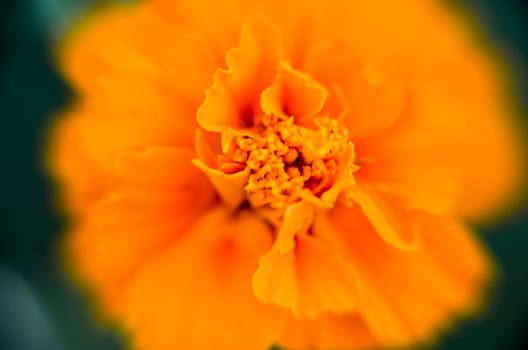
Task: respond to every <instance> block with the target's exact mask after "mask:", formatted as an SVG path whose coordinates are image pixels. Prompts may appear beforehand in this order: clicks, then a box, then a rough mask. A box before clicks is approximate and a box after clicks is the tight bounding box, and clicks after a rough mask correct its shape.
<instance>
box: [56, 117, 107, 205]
mask: <svg viewBox="0 0 528 350" xmlns="http://www.w3.org/2000/svg"><path fill="white" fill-rule="evenodd" d="M55 123H56V124H55V125H53V126H52V128H51V130H50V135H49V139H50V145H48V149H47V150H46V153H47V154H46V158H47V159H46V166H47V167H48V168H49V171H50V173H51V174H53V176H54V177H55V179H56V180H57V181H58V182H59V183H60V184H61V186H62V188H61V192H60V196H59V199H60V201H61V203H60V204H61V206H62V207H63V208H64V209H67V210H68V212H70V213H73V214H74V215H78V214H83V213H85V212H87V211H89V209H90V208H91V207H92V206H93V205H94V204H95V203H96V202H97V201H98V200H99V199H100V197H101V196H102V195H103V194H104V191H105V190H106V187H107V181H108V178H107V174H105V173H104V172H103V171H102V170H101V169H100V168H99V167H98V166H97V164H96V163H95V162H94V161H93V159H91V158H90V156H89V154H88V153H87V151H86V149H85V147H84V145H83V143H82V137H81V135H82V129H81V124H82V123H81V120H80V118H78V117H77V116H76V115H75V113H73V114H72V112H70V111H67V112H65V113H64V115H63V116H60V118H59V119H58V120H57V121H56V122H55Z"/></svg>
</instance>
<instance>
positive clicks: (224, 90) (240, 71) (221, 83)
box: [197, 21, 282, 132]
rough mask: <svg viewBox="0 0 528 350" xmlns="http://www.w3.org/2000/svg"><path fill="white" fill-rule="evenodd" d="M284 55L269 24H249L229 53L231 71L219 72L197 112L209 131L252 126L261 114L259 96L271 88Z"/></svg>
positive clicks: (279, 41)
mask: <svg viewBox="0 0 528 350" xmlns="http://www.w3.org/2000/svg"><path fill="white" fill-rule="evenodd" d="M281 56H282V44H281V37H280V34H279V33H278V32H277V30H276V29H275V28H274V27H272V26H271V25H269V24H268V23H266V22H262V21H251V22H248V23H247V24H246V25H245V26H244V29H243V30H242V34H241V37H240V43H239V45H238V47H237V48H235V49H233V50H232V51H230V52H229V53H228V54H227V57H226V62H227V66H228V69H227V70H226V69H219V70H218V71H217V72H216V73H215V75H214V83H213V86H211V87H210V88H209V90H207V93H206V98H205V101H204V103H203V104H202V105H201V106H200V108H199V109H198V113H197V119H198V123H199V124H200V126H201V127H202V128H204V129H205V130H208V131H218V132H219V131H222V130H223V129H224V128H225V127H230V128H233V129H239V128H241V127H244V126H248V125H251V123H252V118H253V117H254V116H255V115H256V114H258V113H259V111H260V104H259V102H260V94H261V93H262V91H263V90H264V89H265V88H266V87H268V86H270V85H271V84H272V82H273V78H274V77H275V75H276V72H277V66H278V64H279V62H280V59H281Z"/></svg>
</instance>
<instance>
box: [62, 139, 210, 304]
mask: <svg viewBox="0 0 528 350" xmlns="http://www.w3.org/2000/svg"><path fill="white" fill-rule="evenodd" d="M191 157H192V154H191V153H190V152H188V151H182V150H177V149H170V148H153V149H150V150H148V151H145V152H141V153H123V154H121V155H120V157H119V158H118V160H117V163H116V175H115V177H114V178H113V187H112V191H111V192H110V193H109V194H108V195H107V197H106V199H105V200H104V201H102V202H101V203H100V204H98V205H97V206H96V207H94V208H93V210H91V211H90V213H89V215H88V216H87V217H86V219H85V220H84V221H82V222H80V223H79V227H77V228H76V229H75V230H74V232H73V234H72V236H71V237H70V238H69V241H68V242H67V243H68V246H67V248H68V252H67V254H68V258H69V259H70V260H71V261H72V262H73V263H74V265H73V267H74V268H75V271H76V272H78V273H79V275H80V278H81V280H83V281H86V282H89V285H90V286H91V287H93V288H94V289H95V290H96V291H97V292H98V293H99V294H100V295H101V299H102V303H103V304H104V305H105V306H106V307H108V308H109V309H110V310H111V311H112V312H114V311H115V310H116V309H117V308H118V307H119V305H120V299H119V295H120V294H119V293H120V292H122V288H124V287H125V286H126V284H127V283H129V282H130V279H131V278H132V277H133V276H134V274H136V273H137V271H138V269H139V268H141V267H142V265H143V264H145V263H146V262H147V261H148V260H149V259H151V258H152V257H153V256H155V255H156V254H157V253H158V251H159V250H162V249H164V247H165V246H166V245H167V244H169V242H170V243H172V242H174V241H177V240H178V239H179V238H181V236H182V235H183V234H184V233H185V232H186V231H187V230H188V228H189V227H190V226H191V225H192V224H193V223H194V221H195V220H196V219H197V218H198V217H199V215H200V214H201V213H202V211H204V210H205V209H206V208H207V207H208V206H210V205H211V204H212V201H213V199H214V189H213V188H212V187H211V185H210V184H209V181H208V179H207V178H206V177H205V176H204V175H203V174H202V173H201V172H200V171H199V170H198V169H196V168H195V167H194V166H193V165H192V164H191ZM145 169H148V171H145Z"/></svg>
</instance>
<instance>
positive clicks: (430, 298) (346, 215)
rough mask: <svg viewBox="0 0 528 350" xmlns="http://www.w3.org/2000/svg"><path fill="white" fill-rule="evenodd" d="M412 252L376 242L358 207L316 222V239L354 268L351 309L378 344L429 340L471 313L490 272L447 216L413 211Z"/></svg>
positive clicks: (475, 247) (468, 236)
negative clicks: (416, 235) (358, 290)
mask: <svg viewBox="0 0 528 350" xmlns="http://www.w3.org/2000/svg"><path fill="white" fill-rule="evenodd" d="M416 221H417V223H418V227H419V229H420V232H421V235H422V237H421V245H420V249H418V250H415V251H407V252H404V251H401V250H398V249H394V248H393V247H391V246H390V245H388V244H387V243H386V242H384V241H383V240H382V239H381V238H380V237H379V236H378V235H377V234H376V233H375V230H374V228H373V227H372V225H371V224H370V223H369V222H368V219H367V218H366V217H365V216H364V215H363V214H362V213H361V212H360V211H359V208H346V207H339V208H336V209H335V210H334V211H333V212H332V214H331V216H328V217H324V218H322V219H321V220H319V221H318V222H317V226H318V227H319V230H318V231H317V232H319V237H320V239H321V240H323V241H325V243H326V244H328V245H329V246H332V248H333V249H335V252H336V253H338V254H340V255H341V256H344V257H346V259H347V260H349V261H350V262H351V263H352V264H353V265H354V266H355V267H356V268H357V269H358V274H359V281H360V284H361V287H362V298H361V301H360V305H359V313H360V314H361V315H362V318H363V319H364V320H365V322H366V324H367V325H368V327H369V329H370V330H371V331H372V334H374V335H375V337H376V338H377V339H378V340H379V341H380V342H381V344H383V345H388V346H403V345H408V344H411V343H416V342H427V341H430V340H432V338H433V337H434V336H436V335H437V332H439V331H440V330H443V329H445V328H446V327H447V326H449V325H450V324H451V321H452V320H453V319H454V317H455V316H460V314H464V313H467V312H468V311H473V310H475V307H476V306H478V305H479V303H480V301H481V296H482V291H483V290H482V287H483V286H484V284H485V283H488V282H489V280H490V276H491V275H492V267H491V263H490V260H489V258H488V257H487V256H486V254H485V251H484V250H483V249H482V247H481V246H480V245H479V244H478V243H477V241H475V239H474V238H473V237H472V234H471V233H470V232H469V231H468V230H467V229H466V228H465V227H463V226H462V225H461V224H459V223H458V222H457V221H456V220H454V219H452V218H449V217H442V216H434V215H428V214H417V215H416Z"/></svg>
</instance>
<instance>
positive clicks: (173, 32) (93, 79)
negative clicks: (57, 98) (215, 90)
mask: <svg viewBox="0 0 528 350" xmlns="http://www.w3.org/2000/svg"><path fill="white" fill-rule="evenodd" d="M145 28H147V29H148V30H145ZM152 33H156V36H155V38H153V36H152ZM167 43H170V45H167ZM59 59H60V63H61V65H62V67H63V69H64V72H65V76H66V77H67V78H68V79H70V80H71V81H72V83H73V84H74V87H75V88H76V89H79V90H80V91H81V92H82V94H83V97H87V96H97V98H98V99H99V98H103V99H105V98H106V99H107V100H108V101H111V102H113V103H114V104H125V105H126V104H131V105H135V106H141V105H144V104H145V102H147V101H150V100H153V99H159V96H160V95H161V96H163V95H166V98H167V99H168V100H171V99H172V100H174V99H178V100H181V101H183V102H184V103H185V104H187V105H188V107H189V108H191V109H193V111H195V110H196V108H197V107H198V106H199V104H200V103H201V101H202V100H203V91H204V90H205V89H206V88H207V87H208V86H210V84H211V83H212V79H211V77H212V75H213V73H214V71H215V69H216V68H217V67H218V65H217V62H216V59H215V55H214V52H213V51H212V50H211V48H210V46H209V44H208V42H207V41H206V40H204V38H203V37H201V36H199V35H197V34H195V33H193V32H192V31H188V30H185V29H182V28H181V27H178V26H175V25H174V21H173V20H168V19H167V18H164V16H163V15H161V14H160V13H159V12H156V11H152V10H151V8H150V7H149V6H145V5H143V4H138V5H136V4H133V5H114V6H109V7H107V8H105V10H103V11H99V12H97V15H96V16H93V18H89V19H88V20H87V21H85V22H83V23H81V26H80V27H79V28H78V30H76V31H74V32H73V35H71V39H69V40H67V41H66V43H65V45H63V48H62V50H61V51H60V52H59ZM152 114H154V113H152ZM176 117H178V116H176Z"/></svg>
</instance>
